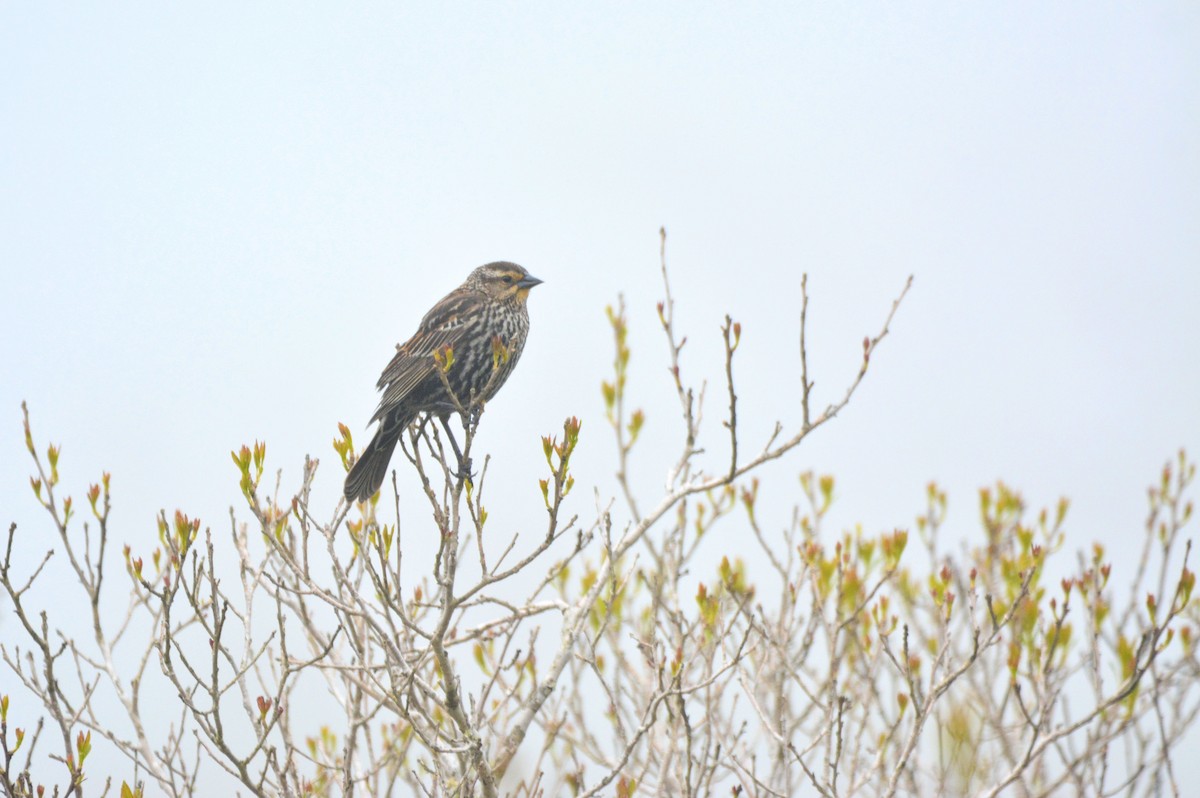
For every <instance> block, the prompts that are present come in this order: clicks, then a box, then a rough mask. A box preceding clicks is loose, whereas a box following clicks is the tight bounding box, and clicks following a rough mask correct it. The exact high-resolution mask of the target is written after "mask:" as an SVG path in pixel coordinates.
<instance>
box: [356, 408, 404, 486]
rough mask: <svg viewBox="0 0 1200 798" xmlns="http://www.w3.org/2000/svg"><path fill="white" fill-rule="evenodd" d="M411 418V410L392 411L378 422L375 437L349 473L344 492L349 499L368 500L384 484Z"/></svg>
mask: <svg viewBox="0 0 1200 798" xmlns="http://www.w3.org/2000/svg"><path fill="white" fill-rule="evenodd" d="M412 420H413V416H412V415H410V414H407V413H405V414H400V413H391V414H389V415H387V416H384V418H383V419H382V420H381V421H380V422H379V429H378V430H376V432H375V437H374V438H372V439H371V442H370V443H368V444H367V448H366V449H364V450H363V452H362V454H360V455H359V456H358V460H356V461H355V463H354V467H353V468H351V469H350V473H349V474H347V475H346V487H345V488H344V489H343V491H342V492H343V493H344V494H345V496H346V499H347V500H348V501H366V500H367V499H369V498H371V497H372V496H374V495H375V492H376V491H378V490H379V488H380V486H382V485H383V480H384V477H386V476H387V469H388V463H389V462H391V459H392V452H394V451H395V450H396V442H397V441H398V440H400V434H401V433H403V432H404V430H405V428H407V427H408V425H409V423H410V422H411V421H412Z"/></svg>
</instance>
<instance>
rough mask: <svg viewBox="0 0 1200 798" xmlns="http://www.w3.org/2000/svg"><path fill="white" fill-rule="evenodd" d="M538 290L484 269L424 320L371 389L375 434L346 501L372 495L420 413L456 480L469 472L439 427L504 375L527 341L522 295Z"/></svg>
mask: <svg viewBox="0 0 1200 798" xmlns="http://www.w3.org/2000/svg"><path fill="white" fill-rule="evenodd" d="M541 283H542V281H541V280H539V279H538V278H536V277H534V276H533V275H531V274H529V272H527V271H525V269H524V268H522V267H521V266H518V265H517V264H515V263H509V262H508V261H495V262H493V263H487V264H484V265H483V266H480V267H479V268H477V269H475V270H474V271H472V272H471V273H470V274H469V275H468V276H467V279H466V280H465V281H464V282H463V284H462V285H460V286H459V287H458V288H456V289H454V290H453V291H451V292H450V293H449V294H447V295H446V296H445V297H443V298H442V300H441V301H440V302H438V303H437V304H436V305H434V306H433V308H432V309H431V310H430V311H429V312H428V313H426V314H425V318H423V319H421V324H420V326H419V327H418V328H417V331H416V333H414V334H413V336H412V337H411V338H409V339H408V340H407V341H405V342H404V343H403V344H400V345H399V346H397V347H396V355H395V357H393V358H392V360H391V362H390V363H388V365H387V367H386V368H385V369H384V370H383V374H381V375H380V377H379V382H378V383H377V384H376V388H377V389H378V390H380V391H382V392H383V395H382V397H381V398H380V400H379V407H378V408H377V409H376V410H375V415H373V416H372V417H371V421H372V422H375V421H378V422H379V427H378V429H377V430H376V431H375V437H374V438H372V439H371V442H370V443H369V444H367V448H366V449H364V450H363V451H362V453H361V454H360V455H359V456H358V459H357V460H356V461H355V462H354V464H353V466H352V467H351V468H350V473H348V474H347V475H346V484H345V488H344V490H343V493H344V495H345V497H346V499H347V500H348V501H366V500H367V499H369V498H370V497H371V496H373V495H375V493H376V492H377V491H378V490H379V488H380V486H381V485H383V480H384V477H385V476H386V475H387V467H388V463H389V462H390V461H391V459H392V452H393V451H394V450H395V448H396V442H397V441H398V440H400V435H401V434H402V433H403V432H404V430H405V429H407V428H408V425H409V424H411V423H412V422H413V421H414V420H416V419H417V417H418V416H420V415H421V414H423V413H427V414H430V415H436V416H438V418H439V419H440V420H441V422H442V426H443V427H445V429H446V433H447V434H448V435H449V436H450V442H451V445H452V446H453V447H454V452H455V454H456V455H457V456H458V459H459V463H458V468H459V474H460V475H462V473H463V471H464V469H465V470H467V471H469V469H470V466H469V464H464V462H463V458H462V454H461V452H460V451H459V449H458V444H457V443H456V442H455V441H454V435H453V433H451V432H450V427H449V426H448V425H447V419H448V418H449V416H450V414H451V413H453V412H456V411H463V410H465V411H467V412H469V413H476V412H478V410H479V407H480V406H481V405H482V403H483V402H486V401H488V400H490V399H491V398H492V397H493V396H495V394H496V392H497V391H498V390H500V388H501V386H503V385H504V383H505V381H506V380H507V379H508V377H509V375H510V374H512V371H513V368H514V367H515V366H516V365H517V361H518V360H519V359H520V357H521V351H522V350H523V349H524V348H525V338H526V336H527V335H528V333H529V312H528V309H527V308H526V302H527V300H528V299H529V292H530V290H532V289H533V288H534V286H537V285H541ZM439 371H441V372H443V373H442V374H439ZM443 376H444V377H445V379H444V380H443ZM447 385H449V387H450V390H451V391H452V392H453V394H454V395H453V396H450V395H449V394H448V393H447V392H446V386H447Z"/></svg>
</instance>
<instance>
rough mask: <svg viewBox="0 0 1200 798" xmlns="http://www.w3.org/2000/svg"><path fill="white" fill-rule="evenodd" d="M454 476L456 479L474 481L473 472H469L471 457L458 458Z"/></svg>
mask: <svg viewBox="0 0 1200 798" xmlns="http://www.w3.org/2000/svg"><path fill="white" fill-rule="evenodd" d="M454 476H455V477H456V478H457V479H461V480H463V481H464V482H474V481H475V475H474V474H473V473H471V458H470V457H460V458H459V460H458V471H457V472H455V474H454Z"/></svg>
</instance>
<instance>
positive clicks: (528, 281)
mask: <svg viewBox="0 0 1200 798" xmlns="http://www.w3.org/2000/svg"><path fill="white" fill-rule="evenodd" d="M541 284H542V281H541V280H539V279H538V278H536V277H534V276H533V275H532V274H527V275H525V276H524V277H522V278H521V279H520V280H518V281H517V285H518V286H520V287H521V288H533V287H534V286H535V285H541Z"/></svg>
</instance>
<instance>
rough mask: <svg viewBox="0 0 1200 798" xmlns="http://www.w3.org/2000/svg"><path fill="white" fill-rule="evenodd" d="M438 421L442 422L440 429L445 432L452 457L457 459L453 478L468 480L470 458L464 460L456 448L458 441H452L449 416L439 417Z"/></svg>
mask: <svg viewBox="0 0 1200 798" xmlns="http://www.w3.org/2000/svg"><path fill="white" fill-rule="evenodd" d="M438 420H439V421H441V422H442V429H444V430H446V437H447V438H449V439H450V447H451V448H452V449H454V456H455V457H457V458H458V473H457V474H455V476H456V477H458V478H459V479H470V478H471V458H469V457H467V458H464V457H463V453H462V450H461V449H459V448H458V441H456V440H455V439H454V433H453V432H452V431H451V429H450V414H449V413H445V414H442V415H439V416H438Z"/></svg>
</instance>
